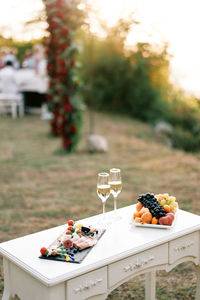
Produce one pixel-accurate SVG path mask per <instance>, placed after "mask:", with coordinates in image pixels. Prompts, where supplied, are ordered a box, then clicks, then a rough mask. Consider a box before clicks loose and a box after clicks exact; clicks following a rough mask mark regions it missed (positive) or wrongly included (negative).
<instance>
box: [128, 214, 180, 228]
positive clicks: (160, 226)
mask: <svg viewBox="0 0 200 300" xmlns="http://www.w3.org/2000/svg"><path fill="white" fill-rule="evenodd" d="M176 219H177V212H176V213H175V218H174V221H173V223H172V225H170V226H169V225H159V224H142V223H136V222H135V221H134V219H132V224H134V225H135V226H136V227H147V228H156V229H171V228H173V227H174V225H175V222H176Z"/></svg>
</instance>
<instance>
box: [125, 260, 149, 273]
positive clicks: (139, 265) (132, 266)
mask: <svg viewBox="0 0 200 300" xmlns="http://www.w3.org/2000/svg"><path fill="white" fill-rule="evenodd" d="M153 259H154V256H149V257H147V258H144V259H140V260H137V261H136V262H134V263H130V264H128V265H127V266H125V267H124V271H125V272H128V271H133V270H135V269H140V268H142V267H143V266H144V265H147V264H148V263H149V262H150V261H152V260H153Z"/></svg>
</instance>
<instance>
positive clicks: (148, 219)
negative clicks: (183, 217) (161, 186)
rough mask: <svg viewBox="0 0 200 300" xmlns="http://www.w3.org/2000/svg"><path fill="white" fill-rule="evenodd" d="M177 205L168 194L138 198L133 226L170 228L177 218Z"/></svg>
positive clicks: (147, 195) (143, 195)
mask: <svg viewBox="0 0 200 300" xmlns="http://www.w3.org/2000/svg"><path fill="white" fill-rule="evenodd" d="M177 210H178V203H177V201H176V197H174V196H170V195H169V194H167V193H166V194H157V195H154V194H152V193H146V194H142V195H140V196H139V197H138V203H137V204H136V210H135V211H134V213H133V220H134V225H135V226H138V227H150V228H152V227H153V228H163V229H168V228H172V227H173V226H174V224H175V220H176V217H177Z"/></svg>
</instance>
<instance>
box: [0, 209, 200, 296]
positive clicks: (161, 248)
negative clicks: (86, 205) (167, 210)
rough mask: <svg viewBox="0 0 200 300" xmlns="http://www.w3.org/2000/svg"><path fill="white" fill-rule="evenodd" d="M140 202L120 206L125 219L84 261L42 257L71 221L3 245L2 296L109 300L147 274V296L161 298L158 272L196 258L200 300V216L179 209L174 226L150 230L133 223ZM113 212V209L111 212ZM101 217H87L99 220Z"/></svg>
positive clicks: (90, 220)
mask: <svg viewBox="0 0 200 300" xmlns="http://www.w3.org/2000/svg"><path fill="white" fill-rule="evenodd" d="M134 210H135V207H134V206H128V207H125V208H122V209H120V210H119V213H120V215H121V216H122V217H123V219H122V220H120V221H118V222H116V223H115V224H113V225H111V226H110V227H109V228H108V229H107V231H106V233H105V234H104V235H103V237H102V238H101V239H100V240H99V242H98V244H97V245H96V246H95V247H94V248H93V249H92V250H91V252H90V253H89V254H88V256H87V257H86V258H85V259H84V260H83V262H82V263H81V264H72V263H65V262H55V261H48V260H42V259H39V258H38V256H39V254H40V253H39V250H40V248H41V247H42V246H48V245H49V244H50V243H51V242H52V241H53V240H55V239H56V238H57V236H58V235H59V234H60V233H61V232H62V231H63V230H64V229H65V228H66V225H63V226H59V227H55V228H52V229H49V230H45V231H42V232H38V233H35V234H31V235H28V236H25V237H21V238H18V239H15V240H11V241H8V242H4V243H2V244H0V253H1V254H2V255H3V262H4V279H5V288H4V294H3V299H2V300H8V299H9V297H10V296H15V295H17V296H18V297H19V298H20V299H21V300H35V299H37V300H57V299H59V300H85V299H90V300H94V299H95V300H104V299H106V297H107V295H108V294H109V293H110V292H111V291H112V290H114V289H115V288H116V287H118V286H119V285H121V284H122V283H124V282H126V281H128V280H129V279H131V278H133V277H135V276H137V275H139V274H142V273H146V284H145V287H146V289H145V297H146V299H148V300H153V299H155V271H156V270H166V271H170V270H171V269H173V268H174V267H175V266H176V265H178V264H180V263H182V262H185V261H191V262H193V263H194V264H195V266H196V270H197V292H196V300H200V217H199V216H197V215H194V214H191V213H188V212H185V211H182V210H179V211H178V215H177V219H176V223H175V226H174V228H171V229H149V228H140V227H135V226H134V225H132V224H130V220H131V216H132V213H133V211H134ZM109 214H112V213H108V215H109ZM97 219H98V216H94V217H92V218H88V219H85V220H84V224H89V223H90V224H95V222H97Z"/></svg>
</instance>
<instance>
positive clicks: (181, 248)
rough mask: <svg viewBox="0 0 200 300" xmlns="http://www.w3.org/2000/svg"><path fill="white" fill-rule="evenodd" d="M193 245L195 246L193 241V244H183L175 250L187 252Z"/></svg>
mask: <svg viewBox="0 0 200 300" xmlns="http://www.w3.org/2000/svg"><path fill="white" fill-rule="evenodd" d="M193 245H194V241H191V242H188V243H184V244H181V245H179V246H177V247H174V250H175V251H177V252H179V251H184V250H186V249H187V248H190V247H191V246H193Z"/></svg>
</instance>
